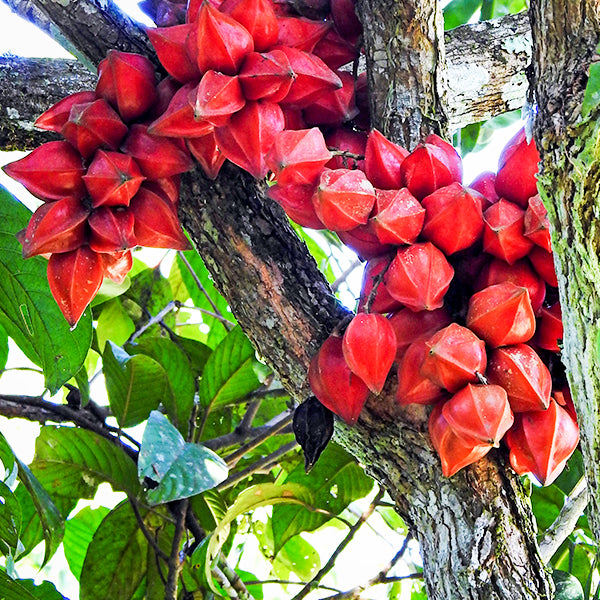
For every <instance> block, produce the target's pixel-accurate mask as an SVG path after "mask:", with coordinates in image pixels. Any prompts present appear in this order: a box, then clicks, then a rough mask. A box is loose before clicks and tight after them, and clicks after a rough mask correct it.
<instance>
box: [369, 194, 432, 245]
mask: <svg viewBox="0 0 600 600" xmlns="http://www.w3.org/2000/svg"><path fill="white" fill-rule="evenodd" d="M424 219H425V209H424V208H423V207H422V206H421V203H420V202H419V201H418V200H417V199H416V198H415V197H414V196H413V195H412V194H411V193H410V192H409V191H408V189H407V188H402V189H399V190H375V208H374V210H373V216H372V218H371V222H372V224H373V229H374V231H375V233H376V235H377V238H378V239H379V241H380V242H381V243H382V244H395V245H398V246H400V245H402V244H412V243H414V242H415V241H416V239H417V237H418V236H419V234H420V233H421V229H422V228H423V222H424Z"/></svg>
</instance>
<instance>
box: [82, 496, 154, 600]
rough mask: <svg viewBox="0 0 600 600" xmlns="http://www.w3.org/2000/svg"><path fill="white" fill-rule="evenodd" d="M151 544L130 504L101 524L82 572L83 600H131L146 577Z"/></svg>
mask: <svg viewBox="0 0 600 600" xmlns="http://www.w3.org/2000/svg"><path fill="white" fill-rule="evenodd" d="M147 554H148V542H147V541H146V538H145V537H144V534H143V533H142V531H141V529H140V528H139V525H138V522H137V519H136V518H135V515H134V513H133V510H132V509H131V506H130V504H129V502H128V501H124V502H122V503H121V504H119V505H118V506H117V507H116V508H115V509H114V510H112V511H111V512H110V513H108V515H106V517H105V518H104V519H103V520H102V522H101V523H100V525H99V527H98V529H96V532H95V533H94V536H93V538H92V541H91V542H90V545H89V547H88V551H87V554H86V555H85V561H84V563H83V569H82V570H81V582H80V583H81V585H80V596H79V597H80V600H115V599H116V598H118V599H119V600H130V599H131V598H132V597H133V595H134V594H135V591H136V589H137V588H138V586H139V585H140V583H141V582H142V579H143V578H144V574H145V573H146V557H147Z"/></svg>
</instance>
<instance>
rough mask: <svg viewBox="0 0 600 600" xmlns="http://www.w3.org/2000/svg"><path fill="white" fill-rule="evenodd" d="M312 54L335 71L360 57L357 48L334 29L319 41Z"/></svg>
mask: <svg viewBox="0 0 600 600" xmlns="http://www.w3.org/2000/svg"><path fill="white" fill-rule="evenodd" d="M312 53H313V54H314V55H315V56H318V57H319V58H320V59H321V60H322V61H323V62H324V63H325V64H326V65H327V66H328V67H329V68H330V69H334V70H335V69H339V68H340V67H342V66H344V65H346V64H348V63H349V62H352V61H353V60H355V59H356V58H357V57H358V51H357V49H356V47H355V46H354V45H352V44H351V43H350V42H348V41H347V40H345V39H344V38H343V37H342V36H341V35H340V34H339V33H338V32H337V30H336V29H333V28H332V29H329V30H328V31H327V33H326V34H325V36H324V37H322V38H321V39H320V40H319V42H318V43H317V45H316V46H315V47H314V48H313V50H312Z"/></svg>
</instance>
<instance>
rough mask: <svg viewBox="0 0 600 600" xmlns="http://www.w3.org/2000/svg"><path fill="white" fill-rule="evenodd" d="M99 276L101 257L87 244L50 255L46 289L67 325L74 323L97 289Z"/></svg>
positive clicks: (101, 273)
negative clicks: (47, 286)
mask: <svg viewBox="0 0 600 600" xmlns="http://www.w3.org/2000/svg"><path fill="white" fill-rule="evenodd" d="M103 277H104V265H103V263H102V259H101V258H100V255H99V254H97V253H96V252H94V251H93V250H90V248H89V247H88V246H81V247H80V248H77V249H76V250H72V251H71V252H61V253H60V254H53V255H52V256H51V257H50V260H49V261H48V283H49V284H50V291H51V292H52V296H54V299H55V300H56V303H57V304H58V307H59V308H60V310H61V312H62V314H63V315H64V316H65V319H66V320H67V321H68V323H69V324H70V325H71V326H75V324H76V323H77V321H79V319H80V317H81V315H82V314H83V311H84V310H85V309H86V307H87V305H88V304H89V303H90V302H91V301H92V299H93V298H94V296H95V295H96V293H97V292H98V290H99V289H100V286H101V285H102V279H103Z"/></svg>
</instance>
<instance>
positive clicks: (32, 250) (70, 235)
mask: <svg viewBox="0 0 600 600" xmlns="http://www.w3.org/2000/svg"><path fill="white" fill-rule="evenodd" d="M89 214H90V211H89V210H88V209H87V208H85V206H83V204H82V202H81V201H80V200H77V199H76V198H63V199H62V200H57V201H56V202H46V203H44V204H42V205H41V206H40V207H39V208H38V209H37V210H36V211H35V212H34V213H33V215H32V216H31V219H30V220H29V223H28V225H27V229H26V230H25V234H24V236H23V238H22V240H21V244H22V246H23V258H29V257H30V256H34V255H36V254H46V253H52V252H69V251H71V250H75V249H76V248H79V246H82V245H83V244H84V243H85V242H86V239H87V235H86V233H87V232H86V228H85V225H86V220H87V217H88V215H89Z"/></svg>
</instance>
